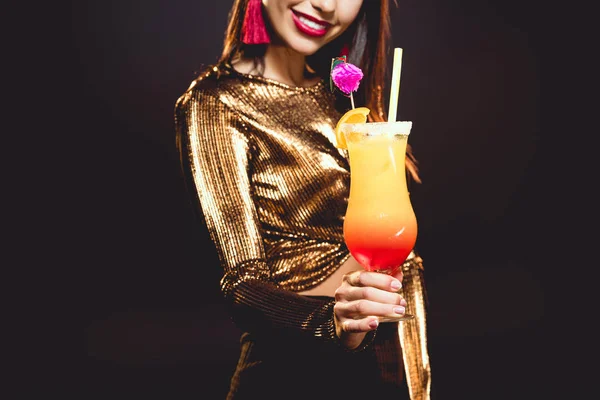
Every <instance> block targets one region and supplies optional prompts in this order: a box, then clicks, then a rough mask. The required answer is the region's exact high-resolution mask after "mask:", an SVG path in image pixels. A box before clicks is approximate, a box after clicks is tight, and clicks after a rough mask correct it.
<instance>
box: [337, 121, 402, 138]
mask: <svg viewBox="0 0 600 400" xmlns="http://www.w3.org/2000/svg"><path fill="white" fill-rule="evenodd" d="M411 128H412V121H394V122H385V121H381V122H379V121H378V122H358V123H348V122H344V123H342V124H340V131H341V132H343V133H349V132H355V133H365V134H369V135H380V134H383V133H387V134H392V135H409V134H410V130H411Z"/></svg>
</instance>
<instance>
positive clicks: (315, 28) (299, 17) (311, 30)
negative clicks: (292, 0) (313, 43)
mask: <svg viewBox="0 0 600 400" xmlns="http://www.w3.org/2000/svg"><path fill="white" fill-rule="evenodd" d="M292 18H293V20H294V24H296V28H298V30H299V31H300V32H302V33H304V34H306V35H308V36H313V37H321V36H324V35H325V34H326V33H327V30H328V29H329V26H330V23H329V22H326V21H322V20H320V19H317V18H315V17H311V16H310V15H306V14H303V13H300V12H298V11H293V10H292Z"/></svg>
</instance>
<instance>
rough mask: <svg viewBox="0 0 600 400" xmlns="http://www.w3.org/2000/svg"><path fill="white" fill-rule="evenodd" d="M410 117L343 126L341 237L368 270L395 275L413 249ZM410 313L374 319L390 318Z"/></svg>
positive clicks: (398, 318) (415, 221) (399, 317)
mask: <svg viewBox="0 0 600 400" xmlns="http://www.w3.org/2000/svg"><path fill="white" fill-rule="evenodd" d="M411 128H412V122H411V121H396V122H366V123H358V124H348V123H345V124H342V125H341V126H340V129H341V132H342V133H343V134H344V137H345V139H346V144H347V147H348V156H349V161H350V196H349V199H348V208H347V210H346V216H345V219H344V240H345V242H346V245H347V246H348V249H349V250H350V254H352V256H353V257H354V258H355V259H356V260H357V261H358V262H359V263H360V264H361V265H362V266H363V268H365V270H367V271H376V272H381V273H386V274H394V273H395V272H396V271H397V270H398V268H400V267H401V266H402V264H403V263H404V261H406V258H407V257H408V255H409V254H410V252H411V251H412V250H413V248H414V245H415V242H416V239H417V219H416V216H415V213H414V210H413V207H412V204H411V201H410V195H409V192H408V186H407V181H406V167H405V164H404V163H405V159H406V146H407V142H408V136H409V134H410V130H411ZM412 318H414V316H413V315H410V314H404V315H403V316H394V317H392V316H390V317H381V318H379V320H380V322H395V321H402V320H407V319H412Z"/></svg>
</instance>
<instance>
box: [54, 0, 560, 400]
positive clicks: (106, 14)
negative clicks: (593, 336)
mask: <svg viewBox="0 0 600 400" xmlns="http://www.w3.org/2000/svg"><path fill="white" fill-rule="evenodd" d="M230 4H231V2H230V1H184V0H178V1H172V0H171V1H167V0H163V1H157V0H152V1H150V0H148V1H143V2H142V1H130V0H122V1H116V0H110V1H109V0H106V1H103V2H96V1H89V0H87V1H86V0H82V1H78V2H72V3H71V9H70V10H69V14H68V15H69V16H70V25H69V28H70V29H69V31H68V32H66V35H67V37H68V39H69V40H68V43H69V44H70V45H71V46H70V48H69V56H70V57H72V58H70V60H71V61H72V62H70V63H69V65H68V70H67V71H65V70H63V71H61V72H62V73H65V72H66V73H67V74H68V76H69V79H70V86H69V88H68V89H69V90H70V92H69V95H68V97H66V100H65V103H64V106H65V107H64V110H63V115H64V114H68V118H69V121H70V123H69V124H68V127H67V128H70V129H66V132H67V135H65V136H64V137H66V138H67V139H68V140H67V143H66V144H65V147H64V149H65V150H67V155H68V157H65V158H64V160H61V161H63V162H62V163H61V167H63V169H64V171H66V173H67V174H68V177H69V178H70V179H71V182H73V183H72V184H71V185H69V188H70V189H73V186H75V187H76V189H77V190H70V191H69V196H68V198H66V199H64V201H61V204H62V206H64V208H65V210H67V211H68V212H69V215H70V216H72V217H73V218H69V223H70V224H69V227H70V231H71V232H72V233H74V235H72V238H71V240H70V242H69V245H68V248H62V249H61V248H58V249H57V250H58V251H61V250H65V251H66V252H68V253H69V254H71V255H76V256H77V263H76V273H75V274H71V275H70V277H69V279H70V280H71V282H74V284H73V285H71V284H70V285H69V287H70V288H73V287H74V288H75V289H76V290H75V292H76V294H75V295H73V296H71V297H70V298H69V303H70V305H71V306H74V307H73V309H74V310H76V311H74V313H76V314H75V316H76V317H75V318H74V320H76V321H77V322H78V325H77V329H76V331H75V336H76V337H77V339H76V340H82V345H83V347H82V349H83V352H84V358H83V363H82V367H81V368H78V372H80V373H81V376H80V378H78V380H77V384H79V385H80V387H81V388H82V389H83V390H84V391H85V395H84V397H83V398H101V399H109V398H112V399H114V398H169V399H199V398H207V399H208V398H210V399H213V398H214V399H220V398H223V395H224V393H225V391H226V388H227V384H228V380H229V377H230V374H231V372H232V370H233V368H234V366H235V362H236V359H237V344H238V343H237V338H238V336H237V335H238V333H239V332H238V331H237V330H236V328H235V327H234V326H233V325H232V324H231V322H230V321H229V319H228V316H227V314H226V313H225V311H224V310H223V307H222V304H221V300H220V297H219V293H218V279H219V269H218V265H217V260H216V258H215V255H214V253H212V251H211V250H210V247H208V250H205V249H204V247H206V246H205V244H208V245H209V246H210V243H208V241H207V238H206V237H203V236H202V235H199V234H197V228H198V226H197V225H196V224H195V222H194V221H193V219H192V213H191V209H190V207H189V204H188V200H187V195H186V193H185V189H184V187H183V181H182V179H181V176H180V172H179V165H178V156H177V153H176V151H175V147H174V130H173V129H174V128H173V107H174V104H175V101H176V99H177V98H178V96H179V95H180V94H181V93H182V92H183V91H184V90H185V89H186V88H187V87H188V85H189V83H190V82H191V80H192V79H193V78H194V76H195V72H196V71H197V70H199V68H200V67H201V65H203V64H210V63H212V62H215V61H216V59H217V57H218V55H219V50H220V46H221V41H222V38H223V32H224V28H225V24H226V18H227V12H228V9H229V7H230ZM549 12H550V10H549V9H548V8H546V9H545V14H544V15H545V16H542V15H541V14H540V13H539V7H538V4H537V3H534V2H519V1H516V0H508V1H500V0H492V1H488V2H480V1H475V0H457V1H452V2H447V1H441V0H418V1H417V0H399V1H398V7H392V22H393V26H392V29H393V36H394V41H393V46H397V47H402V48H403V49H404V58H403V66H402V80H401V89H400V97H399V109H398V115H399V118H401V119H406V120H411V121H413V124H414V125H413V131H412V133H411V137H410V143H411V144H412V145H413V148H414V152H415V155H416V157H417V158H418V160H419V166H420V170H421V177H422V179H423V184H421V185H417V184H413V185H412V186H411V193H412V200H413V206H414V208H415V211H416V213H417V217H418V219H419V229H420V230H419V237H418V241H417V249H418V250H419V252H420V253H421V255H422V256H423V258H424V260H425V268H426V275H425V276H426V279H427V288H428V294H429V302H430V304H429V307H430V308H429V313H430V314H429V326H428V328H429V350H430V357H431V363H432V373H433V390H434V394H435V399H437V400H439V399H525V398H542V397H543V396H544V395H545V394H557V393H558V391H559V390H560V389H561V388H562V382H561V379H560V378H559V376H560V374H561V373H560V372H559V371H558V365H559V364H560V363H559V359H560V357H561V354H557V352H556V349H557V347H556V345H555V342H554V337H555V336H554V332H555V330H554V328H553V325H552V321H553V318H552V316H555V315H556V312H557V311H556V310H557V307H558V305H557V304H556V303H557V297H556V295H555V287H554V284H555V279H556V274H555V271H557V269H558V267H557V266H556V263H557V259H556V254H558V252H559V251H562V250H563V249H562V248H560V246H561V245H562V244H563V238H562V237H561V236H560V235H557V234H556V231H555V227H554V226H552V224H551V223H550V222H549V221H547V219H546V217H547V215H548V213H551V212H552V211H553V210H554V205H555V203H553V202H551V201H549V200H548V194H550V193H552V189H553V186H552V185H553V184H554V182H555V181H556V180H557V179H558V180H561V179H565V178H564V172H561V171H560V170H559V171H557V170H556V169H557V168H556V166H555V167H553V169H551V168H550V166H551V165H554V163H553V161H554V159H555V157H556V156H555V155H553V153H552V152H551V151H550V150H552V148H553V144H554V142H553V139H555V138H556V137H557V130H558V127H557V123H556V119H553V117H555V112H556V109H555V108H554V104H553V103H552V102H550V101H549V100H548V99H549V94H550V92H551V91H553V90H556V89H557V88H556V87H551V88H550V87H549V84H552V83H553V82H554V79H553V76H554V74H553V73H554V72H555V71H554V70H552V69H550V68H549V66H548V58H547V56H548V53H549V47H550V44H549V43H553V44H557V43H558V42H557V41H556V40H559V39H560V38H557V37H556V36H554V35H552V32H553V29H551V22H550V21H549V19H548V18H547V16H548V13H549ZM63 16H64V14H63ZM554 65H556V64H554ZM65 90H66V89H65ZM63 95H65V93H63ZM550 97H552V96H550ZM550 120H552V123H549V122H548V121H550ZM549 171H551V172H552V174H549ZM65 223H66V221H65ZM79 321H81V323H80V324H79ZM335 367H336V366H332V368H335ZM78 376H79V375H78ZM290 390H293V388H290ZM539 396H542V397H539Z"/></svg>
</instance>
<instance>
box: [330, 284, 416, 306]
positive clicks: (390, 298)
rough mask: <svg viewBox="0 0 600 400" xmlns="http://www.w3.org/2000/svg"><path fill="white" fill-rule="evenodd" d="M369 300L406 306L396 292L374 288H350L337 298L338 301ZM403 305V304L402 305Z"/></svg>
mask: <svg viewBox="0 0 600 400" xmlns="http://www.w3.org/2000/svg"><path fill="white" fill-rule="evenodd" d="M362 299H366V300H371V301H376V302H378V303H388V304H396V305H406V302H405V301H404V299H403V297H402V295H400V294H399V293H397V292H388V291H386V290H380V289H376V288H374V287H370V286H367V287H355V286H350V287H348V288H346V290H345V291H344V292H343V296H338V297H337V300H338V301H347V302H350V301H355V300H362ZM403 303H404V304H403Z"/></svg>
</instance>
